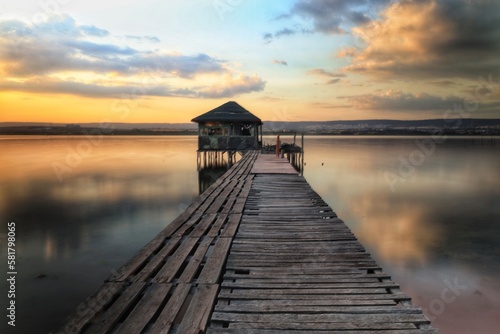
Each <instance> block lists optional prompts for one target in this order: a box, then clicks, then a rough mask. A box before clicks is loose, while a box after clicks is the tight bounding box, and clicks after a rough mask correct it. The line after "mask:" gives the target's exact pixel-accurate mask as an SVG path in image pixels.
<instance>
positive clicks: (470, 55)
mask: <svg viewBox="0 0 500 334" xmlns="http://www.w3.org/2000/svg"><path fill="white" fill-rule="evenodd" d="M499 20H500V4H499V3H498V2H494V1H486V0H484V1H477V2H474V3H471V2H470V1H466V0H456V1H437V0H423V1H410V0H403V1H400V2H397V3H394V4H392V5H391V6H389V7H388V8H387V9H386V10H384V11H383V12H382V13H381V18H380V19H379V20H375V21H370V22H368V23H366V24H364V25H360V26H358V27H356V28H353V33H354V35H355V36H357V37H359V38H360V39H361V40H362V41H363V42H364V46H363V47H361V48H360V49H358V50H356V49H353V48H348V49H344V50H341V51H340V52H339V53H338V56H339V57H348V58H351V64H350V65H348V66H347V67H345V68H344V70H345V71H347V72H357V73H362V74H366V75H370V76H373V77H376V78H381V79H387V78H399V79H401V78H404V79H415V78H417V79H418V78H450V77H474V78H475V77H477V76H479V75H480V74H484V73H485V72H486V73H492V72H494V71H495V72H496V71H497V69H498V67H499V65H500V60H499V58H498V52H499V51H500V47H499V45H500V27H499V25H498V22H499Z"/></svg>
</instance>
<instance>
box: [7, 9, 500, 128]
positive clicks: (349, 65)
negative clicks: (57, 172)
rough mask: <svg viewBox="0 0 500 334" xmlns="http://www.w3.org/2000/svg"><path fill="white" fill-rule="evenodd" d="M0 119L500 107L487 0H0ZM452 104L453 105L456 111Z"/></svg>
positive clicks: (411, 115) (406, 113)
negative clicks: (234, 106)
mask: <svg viewBox="0 0 500 334" xmlns="http://www.w3.org/2000/svg"><path fill="white" fill-rule="evenodd" d="M0 8H1V11H0V13H1V14H0V73H1V77H0V110H1V112H0V122H60V123H73V122H100V121H112V122H130V123H134V122H152V123H154V122H160V123H166V122H171V123H185V122H189V121H190V119H192V118H193V117H195V116H197V115H199V114H200V113H203V112H205V111H207V110H210V109H212V108H214V107H216V106H218V105H220V104H222V103H224V102H226V101H228V100H237V101H238V102H239V103H240V104H241V105H243V106H244V107H245V108H247V109H249V110H251V111H252V112H254V113H255V114H257V115H258V116H259V117H260V118H261V119H263V120H274V121H306V120H311V121H313V120H348V119H385V118H392V119H428V118H442V117H443V115H444V114H445V112H446V111H447V110H448V109H453V108H454V106H455V105H457V104H461V103H463V102H464V101H468V102H471V101H473V103H474V108H471V111H472V116H473V117H475V118H500V84H499V82H500V73H499V72H498V69H499V68H500V58H499V57H498V54H499V51H500V50H498V49H499V48H500V24H498V22H500V2H499V1H493V0H480V1H474V2H471V1H467V0H457V1H450V0H423V1H410V0H399V1H398V0H379V1H375V0H373V1H370V0H354V1H340V0H338V1H335V0H331V1H326V0H285V1H272V2H270V1H261V0H256V1H253V0H252V1H249V0H239V1H228V0H215V1H214V0H199V1H181V0H174V1H153V0H152V1H137V0H127V1H106V2H102V1H100V2H97V1H86V2H81V1H62V0H47V1H34V0H20V1H16V2H5V3H3V4H1V7H0ZM454 116H456V117H460V115H454Z"/></svg>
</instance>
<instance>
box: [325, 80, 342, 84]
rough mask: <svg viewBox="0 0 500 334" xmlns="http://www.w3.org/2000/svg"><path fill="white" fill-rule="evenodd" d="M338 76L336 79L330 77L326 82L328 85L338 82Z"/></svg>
mask: <svg viewBox="0 0 500 334" xmlns="http://www.w3.org/2000/svg"><path fill="white" fill-rule="evenodd" d="M340 80H341V79H340V78H336V79H332V80H330V81H328V82H327V84H328V85H335V84H336V83H339V82H340Z"/></svg>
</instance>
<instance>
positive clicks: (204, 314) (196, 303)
mask: <svg viewBox="0 0 500 334" xmlns="http://www.w3.org/2000/svg"><path fill="white" fill-rule="evenodd" d="M218 288H219V286H218V285H217V284H200V285H199V286H198V287H197V288H196V291H195V293H194V296H193V300H192V301H191V303H190V304H189V307H188V309H187V311H186V315H185V316H184V318H183V319H182V322H181V324H180V327H179V330H178V333H183V334H199V333H203V332H204V331H205V328H206V326H207V322H208V319H209V317H210V313H211V312H212V308H213V306H214V303H215V298H216V297H217V290H218Z"/></svg>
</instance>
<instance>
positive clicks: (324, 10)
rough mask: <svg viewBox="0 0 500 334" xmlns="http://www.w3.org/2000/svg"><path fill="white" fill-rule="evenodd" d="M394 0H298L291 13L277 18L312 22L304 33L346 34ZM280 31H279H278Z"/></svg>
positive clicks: (368, 20) (370, 18) (367, 20)
mask: <svg viewBox="0 0 500 334" xmlns="http://www.w3.org/2000/svg"><path fill="white" fill-rule="evenodd" d="M391 1H392V0H350V1H345V0H297V1H296V2H295V4H294V5H293V7H292V8H291V10H290V12H289V13H284V14H281V15H279V16H278V17H276V19H277V20H289V19H292V18H296V17H298V18H301V19H302V20H304V21H306V22H308V23H310V24H311V26H312V27H311V28H310V29H303V30H302V31H301V32H304V33H311V32H313V33H323V34H328V35H330V34H344V33H347V32H348V30H349V27H350V26H352V25H360V24H365V23H368V22H370V21H371V20H372V19H373V18H374V17H376V13H377V12H378V11H379V10H380V9H381V8H384V7H385V6H386V5H387V4H389V3H390V2H391ZM278 33H279V32H278Z"/></svg>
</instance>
